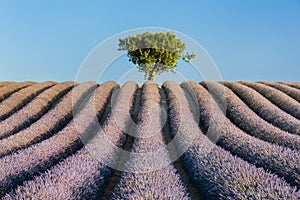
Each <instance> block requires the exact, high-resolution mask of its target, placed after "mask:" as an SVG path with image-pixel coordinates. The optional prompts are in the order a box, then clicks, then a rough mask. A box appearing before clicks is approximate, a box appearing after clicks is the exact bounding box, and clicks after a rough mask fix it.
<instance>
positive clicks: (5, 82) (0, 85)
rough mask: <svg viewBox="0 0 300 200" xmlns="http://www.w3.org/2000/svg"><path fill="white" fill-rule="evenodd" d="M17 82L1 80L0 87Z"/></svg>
mask: <svg viewBox="0 0 300 200" xmlns="http://www.w3.org/2000/svg"><path fill="white" fill-rule="evenodd" d="M13 83H15V82H12V81H2V82H0V87H3V86H8V85H10V84H13Z"/></svg>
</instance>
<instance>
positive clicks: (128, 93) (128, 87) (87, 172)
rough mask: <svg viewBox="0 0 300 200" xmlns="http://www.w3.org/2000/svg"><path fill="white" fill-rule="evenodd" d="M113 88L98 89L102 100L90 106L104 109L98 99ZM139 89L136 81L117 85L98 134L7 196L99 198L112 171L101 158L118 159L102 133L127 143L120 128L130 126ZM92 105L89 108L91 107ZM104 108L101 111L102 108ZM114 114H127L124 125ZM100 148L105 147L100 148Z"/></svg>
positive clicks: (16, 197) (115, 141)
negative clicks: (104, 143)
mask: <svg viewBox="0 0 300 200" xmlns="http://www.w3.org/2000/svg"><path fill="white" fill-rule="evenodd" d="M100 87H101V86H100ZM111 89H112V88H106V89H105V88H103V90H101V89H100V88H99V89H97V90H96V98H95V99H96V100H98V99H101V101H95V102H94V103H92V104H90V103H88V104H87V105H91V106H92V105H93V104H94V105H95V104H96V105H95V107H96V108H97V109H96V110H98V109H101V107H102V106H103V103H102V104H100V103H99V102H103V101H104V100H107V99H108V98H107V96H108V93H107V92H108V91H110V90H111ZM136 89H137V84H136V83H134V82H127V83H126V84H125V85H124V86H122V88H121V89H119V88H116V89H115V90H114V96H115V97H114V98H115V101H114V102H112V103H113V104H112V110H113V111H111V112H110V113H109V114H108V117H107V118H106V121H105V123H104V124H102V127H101V129H99V130H98V132H97V134H96V136H95V137H94V138H93V139H92V140H91V141H89V142H88V144H87V145H86V146H85V147H84V148H82V149H81V150H79V151H78V152H76V153H75V154H74V155H72V156H70V157H68V158H67V159H65V160H64V161H62V162H61V163H59V164H58V165H56V166H55V167H53V168H52V169H50V170H49V171H48V172H47V173H45V174H43V175H42V176H36V177H35V179H34V180H32V181H28V182H26V183H24V185H23V186H19V187H18V188H17V189H16V190H14V191H12V192H11V193H10V194H8V195H6V197H5V198H4V199H23V198H36V199H45V198H51V199H97V198H99V196H101V195H103V191H104V189H105V187H106V184H107V183H108V181H109V177H110V176H111V175H112V173H113V170H112V169H111V168H110V167H109V166H107V165H105V163H106V162H105V161H104V160H101V158H107V157H110V158H112V159H113V160H115V161H114V162H116V161H117V160H118V157H117V154H116V152H114V151H112V149H109V148H106V147H105V146H107V145H108V144H109V142H108V143H106V145H103V146H99V144H101V143H103V140H102V139H103V135H104V134H110V133H111V134H113V135H115V138H114V140H113V144H115V145H117V143H118V144H119V145H122V144H124V143H125V137H124V133H123V132H122V131H121V130H122V129H128V124H129V123H128V122H127V121H128V118H129V117H130V115H129V110H130V108H131V106H132V103H133V98H132V97H133V96H134V94H135V91H136ZM101 105H102V106H101ZM91 106H89V107H90V108H91ZM108 106H109V105H108ZM103 107H104V106H103ZM103 107H102V109H101V110H103ZM85 110H86V111H87V112H88V113H89V114H88V113H86V114H88V115H89V116H90V117H91V116H94V115H93V113H91V109H85ZM125 113H127V114H125ZM115 115H119V116H124V117H125V118H123V122H124V123H122V124H123V125H124V127H119V126H118V125H117V124H116V123H115V117H116V116H115ZM79 116H80V115H79ZM104 117H105V116H104ZM86 118H87V117H85V119H86ZM78 119H79V118H78ZM118 119H120V118H118ZM79 121H80V120H78V122H79ZM85 121H86V120H85ZM84 124H85V123H82V125H84ZM119 125H121V124H119ZM98 128H100V127H98ZM99 142H100V143H99ZM99 148H103V149H102V150H101V149H99ZM92 149H94V150H99V151H97V152H96V153H97V154H94V153H92V152H91V151H90V150H92ZM40 188H47V190H41V189H40Z"/></svg>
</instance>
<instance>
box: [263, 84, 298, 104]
mask: <svg viewBox="0 0 300 200" xmlns="http://www.w3.org/2000/svg"><path fill="white" fill-rule="evenodd" d="M259 83H262V84H265V85H268V86H271V87H273V88H276V89H277V90H280V91H282V92H284V93H286V94H287V95H289V96H290V97H292V98H293V99H295V100H296V101H298V102H299V103H300V90H298V89H296V88H293V87H290V86H287V85H285V84H282V83H276V82H267V81H259Z"/></svg>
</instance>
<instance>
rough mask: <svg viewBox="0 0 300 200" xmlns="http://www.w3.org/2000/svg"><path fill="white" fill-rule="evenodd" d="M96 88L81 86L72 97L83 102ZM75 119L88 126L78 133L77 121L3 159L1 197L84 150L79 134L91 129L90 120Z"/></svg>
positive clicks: (87, 85)
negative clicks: (92, 89)
mask: <svg viewBox="0 0 300 200" xmlns="http://www.w3.org/2000/svg"><path fill="white" fill-rule="evenodd" d="M95 85H96V83H94V82H87V83H83V84H80V85H79V86H78V87H75V88H74V89H76V90H75V91H73V92H72V95H73V97H74V96H75V97H74V98H78V99H80V97H82V95H87V92H88V91H91V88H95ZM74 89H73V90H74ZM82 112H85V110H83V111H82ZM76 117H80V119H78V120H77V121H84V122H86V123H84V125H85V127H82V129H80V130H77V129H76V128H78V127H76V125H75V122H76V120H75V119H74V120H72V121H71V122H70V123H69V124H68V125H67V126H66V127H64V128H63V129H62V130H61V131H60V132H58V133H57V134H55V135H54V136H53V137H51V138H49V139H48V140H44V141H42V142H41V143H38V144H35V145H32V146H30V147H28V148H26V149H22V150H20V151H18V152H16V153H14V154H11V155H8V156H5V157H2V158H1V159H0V168H1V174H0V196H1V195H3V194H4V193H5V192H7V191H8V190H10V189H11V188H14V187H16V186H17V185H18V184H20V183H22V182H23V181H24V180H28V179H31V178H32V177H33V176H34V175H37V174H38V173H41V172H44V171H45V170H46V169H48V168H50V167H51V166H53V165H55V164H56V163H57V162H59V161H61V160H62V159H64V158H66V157H67V156H68V155H70V154H71V153H73V152H74V151H76V150H78V148H80V147H81V146H82V143H81V142H80V138H79V135H81V134H83V132H80V131H81V130H83V129H84V130H85V129H86V128H87V127H89V125H90V124H89V120H91V119H90V118H87V117H86V116H84V115H80V114H78V115H77V116H76Z"/></svg>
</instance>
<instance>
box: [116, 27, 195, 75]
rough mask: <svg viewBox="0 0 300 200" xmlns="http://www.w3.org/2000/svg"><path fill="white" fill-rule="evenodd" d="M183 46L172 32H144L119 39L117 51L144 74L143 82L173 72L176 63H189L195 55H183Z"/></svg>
mask: <svg viewBox="0 0 300 200" xmlns="http://www.w3.org/2000/svg"><path fill="white" fill-rule="evenodd" d="M185 48H186V46H185V44H184V43H183V42H182V41H181V40H180V39H179V38H177V37H176V35H175V33H173V32H156V33H152V32H145V33H142V34H136V35H133V36H128V37H125V38H123V39H119V49H118V50H121V51H127V56H128V57H129V61H130V62H132V63H133V64H135V65H137V67H138V69H139V71H140V72H145V77H144V78H145V80H147V79H148V80H153V81H154V80H155V78H156V76H157V75H160V74H161V73H163V72H168V71H171V72H175V68H176V67H177V61H178V60H179V59H182V60H183V61H185V62H189V61H190V60H191V59H192V58H194V57H195V56H196V55H195V54H194V53H191V54H189V53H184V50H185Z"/></svg>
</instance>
